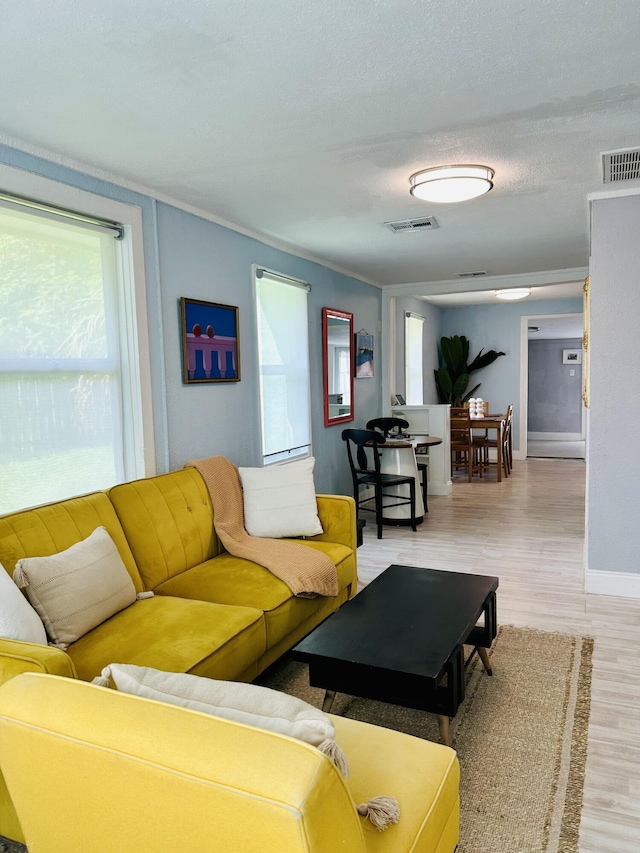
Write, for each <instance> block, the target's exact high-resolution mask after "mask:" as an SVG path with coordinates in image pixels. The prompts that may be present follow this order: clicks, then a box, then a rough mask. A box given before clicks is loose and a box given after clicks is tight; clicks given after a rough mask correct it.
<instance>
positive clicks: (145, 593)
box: [136, 590, 155, 601]
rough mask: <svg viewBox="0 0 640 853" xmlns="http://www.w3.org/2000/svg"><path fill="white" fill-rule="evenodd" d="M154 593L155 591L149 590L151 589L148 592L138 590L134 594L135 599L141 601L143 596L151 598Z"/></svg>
mask: <svg viewBox="0 0 640 853" xmlns="http://www.w3.org/2000/svg"><path fill="white" fill-rule="evenodd" d="M154 595H155V593H153V592H151V590H149V592H139V593H138V594H137V595H136V601H142V600H143V599H144V598H153V596H154Z"/></svg>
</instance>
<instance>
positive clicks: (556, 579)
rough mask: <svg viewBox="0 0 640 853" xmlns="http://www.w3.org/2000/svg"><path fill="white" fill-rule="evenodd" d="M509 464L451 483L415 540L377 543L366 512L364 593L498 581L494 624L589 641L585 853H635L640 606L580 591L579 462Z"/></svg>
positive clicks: (405, 535) (400, 536)
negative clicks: (505, 469) (373, 583)
mask: <svg viewBox="0 0 640 853" xmlns="http://www.w3.org/2000/svg"><path fill="white" fill-rule="evenodd" d="M514 464H515V469H514V472H513V474H512V476H511V477H509V478H508V479H507V480H503V482H502V483H497V482H496V481H495V473H491V474H490V475H488V477H487V479H486V480H485V481H484V482H483V481H480V480H476V481H475V482H473V483H468V482H466V480H463V479H462V477H461V476H459V475H458V476H456V479H455V480H454V488H453V494H452V495H450V496H447V497H431V496H430V497H429V513H428V514H427V515H426V516H425V521H424V523H423V524H422V525H420V526H419V527H418V531H417V532H416V533H414V532H413V531H412V530H411V528H410V527H406V528H399V527H384V529H383V537H384V538H383V539H382V540H378V539H377V538H376V534H375V527H374V524H373V518H372V516H371V515H370V514H369V513H366V514H364V516H363V517H365V518H367V519H368V520H367V526H366V527H365V530H364V543H363V545H362V546H361V547H360V548H359V549H358V573H359V576H360V579H361V582H362V583H367V582H368V581H370V580H372V579H373V578H374V577H376V575H377V574H379V573H380V572H381V571H382V570H383V569H385V568H386V567H387V566H388V565H390V564H391V563H401V564H405V565H414V566H425V567H430V568H434V569H450V570H455V571H465V572H466V571H468V572H476V573H478V574H490V575H497V576H498V577H499V578H500V588H499V590H498V622H499V623H502V624H510V625H517V626H520V627H532V628H540V629H543V630H547V631H560V632H563V633H574V634H583V635H589V636H592V637H594V638H595V648H594V657H593V682H592V704H591V718H590V726H589V749H588V757H587V770H586V781H585V789H584V804H583V809H582V820H581V827H580V853H639V851H640V677H639V660H640V601H639V600H633V599H627V598H615V597H613V596H596V595H587V594H586V593H585V592H584V587H583V546H584V477H585V463H584V461H583V460H580V459H528V460H526V461H521V462H517V461H516V462H515V463H514ZM369 519H371V520H369ZM514 713H517V709H514ZM531 771H532V768H522V772H531ZM491 853H493V851H491ZM502 853H516V851H506V850H505V851H502Z"/></svg>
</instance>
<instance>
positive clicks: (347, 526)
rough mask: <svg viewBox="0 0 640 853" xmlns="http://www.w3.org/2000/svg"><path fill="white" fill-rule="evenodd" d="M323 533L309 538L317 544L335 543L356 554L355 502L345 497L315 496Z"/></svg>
mask: <svg viewBox="0 0 640 853" xmlns="http://www.w3.org/2000/svg"><path fill="white" fill-rule="evenodd" d="M316 502H317V504H318V517H319V518H320V524H322V529H323V530H324V533H320V534H318V536H309V537H308V538H309V539H310V540H312V541H313V540H317V541H319V542H337V543H339V544H340V545H346V546H347V548H351V550H352V551H353V553H354V554H355V552H356V547H357V543H356V502H355V501H354V499H353V498H352V497H349V496H347V495H316Z"/></svg>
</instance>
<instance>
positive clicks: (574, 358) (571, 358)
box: [562, 349, 582, 364]
mask: <svg viewBox="0 0 640 853" xmlns="http://www.w3.org/2000/svg"><path fill="white" fill-rule="evenodd" d="M562 363H563V364H582V350H581V349H563V350H562Z"/></svg>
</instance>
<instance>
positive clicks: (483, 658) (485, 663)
mask: <svg viewBox="0 0 640 853" xmlns="http://www.w3.org/2000/svg"><path fill="white" fill-rule="evenodd" d="M476 648H477V649H478V655H479V656H480V660H481V661H482V665H483V666H484V668H485V669H486V671H487V675H493V670H492V669H491V664H490V662H489V655H488V653H487V650H486V649H485V648H483V647H482V646H476Z"/></svg>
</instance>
